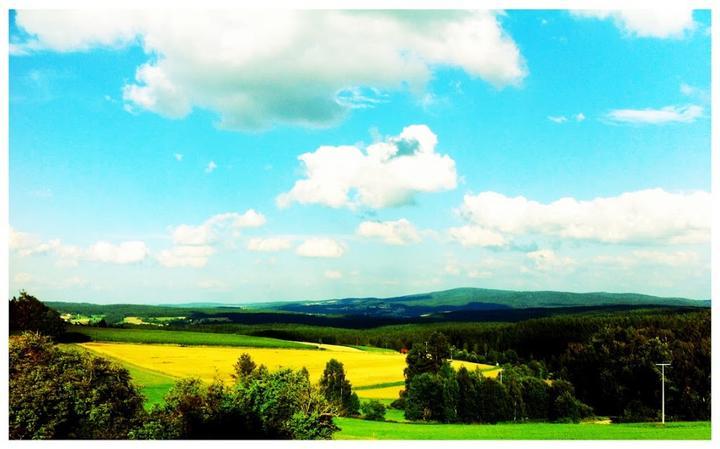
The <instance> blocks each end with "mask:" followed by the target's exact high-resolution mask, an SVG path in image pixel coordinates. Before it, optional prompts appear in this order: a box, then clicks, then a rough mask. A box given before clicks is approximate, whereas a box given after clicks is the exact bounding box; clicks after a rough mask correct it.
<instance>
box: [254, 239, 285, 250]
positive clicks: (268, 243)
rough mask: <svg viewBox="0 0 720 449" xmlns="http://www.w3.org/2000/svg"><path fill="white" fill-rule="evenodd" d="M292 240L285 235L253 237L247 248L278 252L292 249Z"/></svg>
mask: <svg viewBox="0 0 720 449" xmlns="http://www.w3.org/2000/svg"><path fill="white" fill-rule="evenodd" d="M291 246H292V240H290V239H288V238H284V237H268V238H253V239H250V241H248V244H247V249H248V250H250V251H258V252H276V251H284V250H286V249H290V247H291Z"/></svg>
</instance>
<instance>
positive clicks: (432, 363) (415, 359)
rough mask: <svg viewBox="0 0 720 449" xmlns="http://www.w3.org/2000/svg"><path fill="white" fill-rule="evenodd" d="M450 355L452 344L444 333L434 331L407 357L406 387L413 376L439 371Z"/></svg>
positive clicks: (411, 350)
mask: <svg viewBox="0 0 720 449" xmlns="http://www.w3.org/2000/svg"><path fill="white" fill-rule="evenodd" d="M449 357H450V344H449V343H448V340H447V338H446V337H445V335H444V334H442V333H440V332H434V333H433V334H432V335H430V337H429V338H428V340H427V341H426V342H425V343H424V344H419V345H414V346H413V347H412V349H410V351H409V352H408V355H407V357H406V358H405V361H406V364H407V367H406V368H405V370H404V375H405V389H408V388H409V386H410V382H411V381H412V379H413V377H415V376H416V375H418V374H422V373H437V372H439V371H440V368H441V367H442V365H443V363H444V362H445V361H446V360H447V359H448V358H449Z"/></svg>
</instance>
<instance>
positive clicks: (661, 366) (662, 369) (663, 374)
mask: <svg viewBox="0 0 720 449" xmlns="http://www.w3.org/2000/svg"><path fill="white" fill-rule="evenodd" d="M655 365H657V366H659V367H660V370H661V372H662V423H663V424H665V367H666V366H670V364H669V363H656V364H655Z"/></svg>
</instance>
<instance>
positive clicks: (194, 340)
mask: <svg viewBox="0 0 720 449" xmlns="http://www.w3.org/2000/svg"><path fill="white" fill-rule="evenodd" d="M69 330H70V331H71V332H76V333H79V334H83V335H86V336H88V337H90V338H91V339H92V340H93V341H110V342H124V343H155V344H176V345H189V346H242V347H249V348H287V349H317V346H315V345H310V344H304V343H298V342H294V341H287V340H279V339H276V338H268V337H253V336H250V335H238V334H219V333H212V332H191V331H177V330H161V329H120V328H100V327H82V326H73V327H71V328H70V329H69Z"/></svg>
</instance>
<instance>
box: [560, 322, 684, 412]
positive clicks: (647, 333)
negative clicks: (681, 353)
mask: <svg viewBox="0 0 720 449" xmlns="http://www.w3.org/2000/svg"><path fill="white" fill-rule="evenodd" d="M671 358H672V353H671V352H670V346H669V343H668V342H667V341H665V340H664V339H661V338H660V337H659V336H658V335H657V333H656V332H655V331H652V330H650V329H637V328H635V327H620V326H608V327H605V328H603V329H602V330H601V331H599V332H598V333H596V334H595V335H593V337H592V338H591V340H590V341H589V342H588V343H586V344H575V345H571V346H570V348H569V349H568V351H567V352H566V354H565V356H564V358H563V364H564V367H565V370H566V373H567V376H568V380H570V381H571V382H572V383H573V385H574V386H575V389H576V392H577V397H578V398H580V399H582V400H583V401H587V402H589V403H591V404H593V406H594V408H595V410H596V411H597V413H599V414H601V415H606V416H623V415H632V414H631V413H630V410H626V408H627V407H628V404H631V403H634V404H636V405H635V406H634V407H633V409H634V410H636V411H643V410H656V409H657V404H659V403H660V389H659V388H658V385H659V379H660V374H659V371H658V367H657V366H656V365H655V364H656V363H658V361H668V360H671ZM666 382H667V383H666V387H667V388H668V389H669V390H672V388H673V386H674V385H673V380H672V379H667V380H666ZM642 406H644V407H642ZM652 413H653V414H654V412H652ZM637 418H641V417H639V416H638V417H637Z"/></svg>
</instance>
